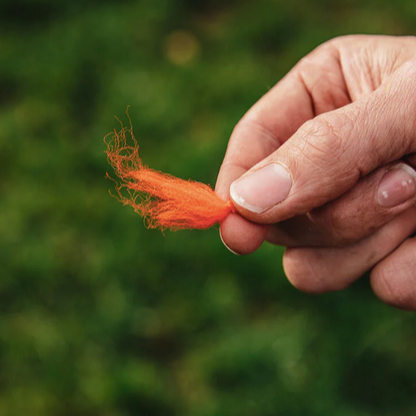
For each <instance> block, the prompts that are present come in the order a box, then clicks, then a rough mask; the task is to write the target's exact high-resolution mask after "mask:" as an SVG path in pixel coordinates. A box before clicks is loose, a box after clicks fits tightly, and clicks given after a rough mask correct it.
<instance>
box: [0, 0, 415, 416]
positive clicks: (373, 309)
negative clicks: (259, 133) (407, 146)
mask: <svg viewBox="0 0 416 416" xmlns="http://www.w3.org/2000/svg"><path fill="white" fill-rule="evenodd" d="M415 24H416V6H415V5H414V1H413V0H409V1H395V2H393V1H387V0H383V1H377V2H376V1H370V2H362V1H358V0H357V1H356V0H348V1H343V2H341V3H340V2H338V3H337V2H334V1H326V0H320V1H315V2H311V1H306V0H297V1H293V2H287V1H286V2H283V1H278V0H275V1H272V0H257V1H255V0H252V1H248V0H245V1H231V0H230V1H219V0H216V1H208V0H207V1H199V2H197V1H195V0H193V1H191V0H151V1H150V0H148V1H137V2H134V1H127V0H125V1H115V0H114V1H109V0H107V1H98V0H97V1H93V0H83V1H80V0H73V1H70V2H69V1H64V0H60V1H58V0H54V1H53V0H25V1H24V0H18V1H17V0H3V1H2V2H1V4H0V166H1V171H0V195H1V197H0V248H1V250H0V415H8V416H14V415H18V416H21V415H25V414H30V415H31V416H38V415H39V416H49V415H59V416H66V415H68V416H73V415H77V416H90V415H100V416H128V415H140V416H159V415H160V416H170V415H179V416H217V415H218V416H223V415H227V416H233V415H235V416H245V415H247V416H256V415H258V416H267V415H270V416H271V415H285V416H292V415H293V416H298V415H309V416H314V415H316V416H318V415H319V416H325V415H330V416H334V415H336V416H373V415H374V416H380V415H381V416H383V415H385V416H395V415H397V414H400V415H401V416H412V415H414V414H415V413H416V384H415V383H416V382H415V374H416V357H415V354H414V345H415V342H416V335H415V334H416V331H415V330H416V320H415V318H414V317H413V316H412V315H408V314H405V313H403V312H399V311H395V310H393V309H390V308H388V307H387V306H385V305H383V304H382V303H381V302H380V301H378V300H377V299H375V298H374V296H373V295H372V293H371V291H370V289H369V285H368V282H367V280H366V279H365V278H364V279H363V280H362V281H361V282H359V283H358V284H356V285H354V286H353V287H352V288H350V289H348V290H347V291H345V292H342V293H336V294H327V295H324V296H319V297H314V296H308V295H305V294H302V293H300V292H298V291H296V290H295V289H294V288H292V287H291V285H290V284H289V283H288V282H287V280H286V278H285V276H284V274H283V270H282V266H281V257H282V250H281V249H280V248H276V247H272V246H267V245H265V246H263V247H262V248H261V249H260V250H259V251H258V252H257V253H255V254H253V255H251V256H248V257H235V256H233V255H232V254H231V253H229V252H228V251H226V249H225V248H224V247H223V246H222V244H221V242H220V240H219V238H218V231H217V230H215V229H211V230H208V231H205V232H200V231H192V232H190V231H187V232H178V233H167V234H166V235H165V236H163V235H162V234H161V233H160V232H158V231H150V230H146V229H145V228H144V226H143V223H142V220H141V219H140V218H139V217H138V216H137V215H136V214H134V213H133V212H132V210H131V209H130V208H123V207H122V206H121V205H120V204H119V203H118V202H117V201H116V200H115V199H113V198H110V197H109V195H108V193H107V191H108V189H109V188H111V186H112V185H111V182H109V181H108V180H106V179H105V173H106V171H107V170H110V169H111V168H110V167H109V166H108V165H107V161H106V157H105V155H104V153H103V152H104V150H105V146H104V143H103V142H102V138H103V137H104V135H105V134H106V133H108V132H109V131H110V130H111V129H113V128H114V127H117V122H116V120H115V119H114V118H113V115H117V116H119V117H121V118H122V119H123V120H124V121H126V118H125V115H124V112H125V109H126V107H127V105H131V107H130V115H131V118H132V120H133V125H134V129H135V135H136V137H137V139H138V140H139V143H140V146H141V156H142V157H143V159H144V160H145V163H147V164H149V165H150V166H152V167H155V168H157V169H161V170H164V171H166V172H169V173H172V174H175V175H178V176H180V177H183V178H193V179H197V180H201V181H204V182H206V183H211V184H214V183H215V180H216V175H217V172H218V168H219V166H220V164H221V160H222V157H223V154H224V151H225V148H226V143H227V140H228V137H229V135H230V133H231V131H232V128H233V126H234V125H235V124H236V123H237V121H238V120H239V118H240V117H241V116H242V115H243V114H244V112H245V111H246V110H247V109H248V108H249V107H250V106H251V105H252V104H253V103H254V102H255V101H256V100H257V99H258V98H259V97H260V96H261V95H263V94H264V93H265V92H266V91H267V90H268V89H269V88H271V87H272V86H273V85H274V84H275V82H276V81H277V80H278V79H279V78H281V77H282V76H283V75H284V74H285V73H286V72H287V71H288V70H289V69H290V68H291V67H292V66H293V65H294V64H295V63H296V62H297V60H299V59H300V58H301V57H302V56H304V55H305V54H306V53H308V52H309V51H310V50H312V49H313V48H314V47H316V46H317V45H319V44H320V43H322V42H324V41H325V40H327V39H330V38H332V37H334V36H337V35H342V34H348V33H385V34H412V30H413V28H414V27H415V26H414V25H415ZM177 31H182V32H185V35H186V36H187V39H188V41H189V42H190V45H191V46H190V47H189V48H190V50H191V52H189V50H185V55H186V53H190V56H188V58H187V59H188V61H186V59H185V61H186V62H182V61H181V62H177V59H179V60H180V59H182V58H181V56H182V55H181V53H183V51H182V52H181V49H180V48H179V50H177V49H175V48H176V47H175V42H174V39H175V37H173V38H172V33H177ZM172 39H173V41H172ZM189 39H190V40H189ZM189 48H188V49H189ZM172 54H173V55H172ZM178 54H179V55H178ZM172 56H173V58H172ZM178 56H179V58H178Z"/></svg>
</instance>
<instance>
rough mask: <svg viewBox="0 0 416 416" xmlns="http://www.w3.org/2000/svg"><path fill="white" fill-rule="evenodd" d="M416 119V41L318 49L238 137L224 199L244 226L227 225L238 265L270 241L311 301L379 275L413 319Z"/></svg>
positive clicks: (376, 280) (353, 41) (383, 289)
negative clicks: (279, 249)
mask: <svg viewBox="0 0 416 416" xmlns="http://www.w3.org/2000/svg"><path fill="white" fill-rule="evenodd" d="M415 110H416V38H412V37H407V38H394V37H382V36H349V37H343V38H337V39H334V40H332V41H330V42H328V43H326V44H324V45H322V46H321V47H319V48H318V49H316V50H315V51H314V52H312V53H311V54H310V55H308V56H307V57H306V58H304V59H302V60H301V61H300V62H299V63H298V64H297V65H296V66H295V67H294V68H293V70H292V71H290V73H289V74H288V75H287V76H286V77H285V78H284V79H283V80H281V81H280V82H279V83H278V84H277V85H276V86H275V87H274V88H273V89H272V90H271V91H269V92H268V93H267V94H266V95H265V96H264V97H263V98H262V99H261V100H260V101H259V102H258V103H256V104H255V105H254V106H253V107H252V108H251V109H250V110H249V111H248V113H247V114H246V115H245V116H244V117H243V118H242V120H241V121H240V122H239V123H238V125H237V126H236V128H235V129H234V131H233V134H232V136H231V139H230V142H229V145H228V149H227V153H226V156H225V158H224V162H223V165H222V167H221V170H220V174H219V177H218V181H217V186H216V190H217V193H218V194H219V195H220V196H222V197H223V198H224V199H227V198H229V197H230V186H231V198H232V199H233V202H234V204H235V206H236V208H237V210H238V212H239V213H240V214H241V215H230V216H229V217H228V218H227V219H226V220H225V221H224V222H223V224H222V225H221V235H222V239H223V241H224V243H225V244H226V245H227V246H228V247H229V248H230V249H232V250H233V251H235V252H237V253H240V254H247V253H250V252H252V251H254V250H256V249H257V248H258V247H259V246H260V245H261V244H262V242H263V241H264V240H267V241H270V242H272V243H275V244H279V245H283V246H287V247H292V248H289V249H288V250H287V251H286V253H285V257H284V266H285V271H286V273H287V275H288V278H289V279H290V280H291V281H292V283H293V284H294V285H295V286H297V287H298V288H300V289H302V290H305V291H308V292H314V293H316V292H324V291H329V290H339V289H342V288H344V287H346V286H348V285H349V284H350V283H352V282H353V281H354V280H355V279H357V278H358V277H360V276H361V275H362V274H363V273H364V272H365V271H367V270H370V269H373V270H372V273H371V282H372V285H373V289H374V291H375V292H376V294H377V295H378V296H379V297H380V298H382V299H383V300H385V301H386V302H389V303H392V304H395V305H397V306H400V307H403V308H406V309H416V289H415V287H416V285H415V284H414V283H415V282H414V281H413V282H412V278H413V279H415V277H414V275H415V273H414V272H413V271H414V270H416V241H415V240H414V239H409V237H410V236H411V235H412V234H413V233H414V232H416V215H415V214H416V208H415V207H414V204H415V202H416V196H415V194H416V172H415V171H414V169H413V168H412V166H416V157H415V156H414V155H412V154H413V153H414V152H416V133H415V126H416V111H415ZM262 168H264V169H262ZM242 175H243V176H242ZM249 175H250V176H249ZM241 176H242V177H241ZM237 179H239V180H238V181H236V180H237ZM234 181H236V182H234ZM405 240H406V241H405ZM403 241H405V243H403ZM315 246H324V247H315ZM337 246H345V247H342V248H340V247H337ZM392 270H394V272H392Z"/></svg>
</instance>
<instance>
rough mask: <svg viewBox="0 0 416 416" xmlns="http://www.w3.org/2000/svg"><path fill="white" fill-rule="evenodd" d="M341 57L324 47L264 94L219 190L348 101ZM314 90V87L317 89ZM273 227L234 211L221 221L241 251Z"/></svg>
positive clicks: (226, 164)
mask: <svg viewBox="0 0 416 416" xmlns="http://www.w3.org/2000/svg"><path fill="white" fill-rule="evenodd" d="M345 89H346V88H345V83H344V79H343V77H342V73H341V71H339V62H338V61H337V57H336V55H334V54H333V53H332V50H331V48H330V47H321V48H318V50H316V51H314V52H313V53H312V54H311V55H310V56H309V57H308V58H307V59H306V60H303V61H301V62H300V63H299V64H298V65H296V66H295V67H294V68H293V69H292V71H290V72H289V73H288V74H287V75H286V76H285V77H284V78H283V79H282V80H281V81H280V82H279V83H277V84H276V85H275V87H274V88H272V89H271V90H270V91H269V92H268V93H267V94H266V95H264V96H263V97H262V98H261V99H260V100H259V101H258V102H257V103H256V104H255V105H254V106H253V107H252V108H251V109H250V110H249V111H248V112H247V113H246V114H245V116H244V117H243V118H242V119H241V120H240V122H239V123H238V124H237V126H236V127H235V129H234V131H233V133H232V135H231V138H230V141H229V144H228V148H227V152H226V155H225V158H224V161H223V164H222V166H221V169H220V173H219V175H218V179H217V184H216V192H217V193H218V195H219V196H220V197H222V198H223V199H224V200H228V199H229V197H230V185H231V183H232V182H233V181H235V180H236V179H238V178H239V177H240V176H242V175H243V174H244V173H245V172H247V171H248V170H249V169H251V168H252V167H253V166H255V165H256V164H257V163H259V162H260V161H262V160H263V159H265V158H266V157H268V156H270V155H271V154H272V153H273V152H275V151H276V150H277V149H278V148H279V147H280V146H281V145H282V144H283V143H284V142H285V141H286V140H288V139H289V138H290V137H291V136H292V135H293V134H294V133H295V132H296V131H297V130H298V128H299V127H300V126H301V125H302V124H303V123H305V122H306V121H307V120H310V119H312V118H313V117H314V116H315V115H317V114H320V113H323V112H326V111H331V110H333V109H335V108H338V107H341V106H343V105H346V104H348V102H349V99H348V96H347V94H345V95H343V94H339V95H338V97H334V96H333V94H334V91H336V92H337V93H339V92H340V91H341V92H342V91H344V90H345ZM313 91H314V93H313ZM267 231H268V227H266V226H262V225H259V224H254V223H252V222H250V221H248V220H247V219H244V218H242V217H241V216H239V215H238V214H230V215H229V216H228V217H227V218H226V220H225V221H224V222H223V223H222V224H221V237H222V239H223V242H224V243H225V245H226V246H228V247H229V248H231V249H232V251H235V252H237V253H240V254H248V253H251V252H253V251H255V250H256V249H257V248H258V247H259V246H260V245H261V244H262V242H263V241H264V239H265V238H266V235H267Z"/></svg>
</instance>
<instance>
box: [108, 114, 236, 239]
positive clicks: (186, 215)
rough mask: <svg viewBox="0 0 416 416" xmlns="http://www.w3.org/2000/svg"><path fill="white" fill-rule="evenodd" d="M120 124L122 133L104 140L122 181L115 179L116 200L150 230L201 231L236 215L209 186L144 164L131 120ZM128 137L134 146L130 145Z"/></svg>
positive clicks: (110, 161)
mask: <svg viewBox="0 0 416 416" xmlns="http://www.w3.org/2000/svg"><path fill="white" fill-rule="evenodd" d="M127 116H128V113H127ZM129 120H130V118H129ZM120 125H121V130H120V131H118V132H117V130H115V129H114V131H113V132H111V133H109V134H108V135H107V136H106V137H105V138H104V142H105V143H106V145H107V150H106V152H105V153H106V154H107V159H108V162H109V163H110V164H111V165H112V167H113V168H114V171H115V173H116V175H117V176H118V177H119V178H120V180H121V183H118V182H117V181H115V180H114V179H113V181H114V182H115V183H116V187H115V189H116V192H117V195H118V196H116V197H117V199H119V201H120V202H122V203H123V205H130V206H132V207H133V208H134V210H135V211H136V212H137V213H138V214H140V215H141V216H142V217H143V218H144V220H145V223H146V225H147V227H148V228H159V229H161V230H162V231H164V230H166V229H171V230H184V229H201V230H202V229H206V228H209V227H212V226H213V225H215V224H216V223H220V222H221V221H222V220H224V219H225V217H227V215H228V214H229V213H230V212H236V211H235V208H234V206H233V205H232V203H231V201H228V202H225V201H224V200H222V199H221V198H220V197H218V196H217V194H216V193H215V191H214V190H213V189H212V188H211V187H210V186H208V185H205V184H203V183H200V182H195V181H192V180H188V181H187V180H183V179H179V178H176V177H175V176H172V175H169V174H166V173H163V172H157V171H155V170H153V169H150V168H148V167H147V166H145V165H143V162H142V160H141V159H140V156H139V146H138V144H137V141H136V139H135V138H134V135H133V128H132V125H131V121H130V128H127V127H123V124H122V123H121V121H120ZM129 136H130V138H131V142H132V144H128V143H127V138H128V137H129ZM109 137H110V138H109ZM107 177H109V178H110V179H112V178H111V177H110V176H109V175H108V174H107Z"/></svg>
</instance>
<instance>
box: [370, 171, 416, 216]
mask: <svg viewBox="0 0 416 416" xmlns="http://www.w3.org/2000/svg"><path fill="white" fill-rule="evenodd" d="M415 193H416V172H415V171H414V170H413V169H412V168H411V167H410V166H409V165H405V164H404V163H400V164H399V165H397V166H395V167H394V168H393V169H392V170H390V171H388V172H387V173H386V174H385V175H384V177H383V179H382V181H381V183H380V186H379V188H378V203H379V204H380V206H382V207H383V208H393V207H395V206H397V205H400V204H402V203H403V202H406V201H407V200H409V199H410V198H412V197H413V196H414V195H415Z"/></svg>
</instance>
